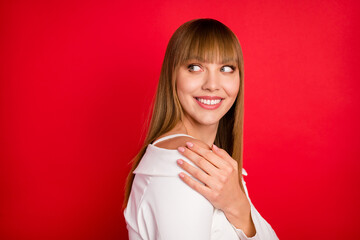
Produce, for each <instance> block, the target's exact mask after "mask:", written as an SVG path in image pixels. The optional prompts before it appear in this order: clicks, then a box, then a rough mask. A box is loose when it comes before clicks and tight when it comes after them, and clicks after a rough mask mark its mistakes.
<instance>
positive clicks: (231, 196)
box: [177, 142, 250, 218]
mask: <svg viewBox="0 0 360 240" xmlns="http://www.w3.org/2000/svg"><path fill="white" fill-rule="evenodd" d="M186 145H187V147H186V148H184V147H179V148H178V151H179V152H180V153H181V154H182V155H184V156H185V157H187V158H188V159H189V160H191V161H192V162H193V163H194V164H195V165H196V166H198V167H199V168H200V169H199V168H196V167H194V166H192V165H191V164H189V163H187V162H186V161H184V160H182V159H178V160H177V163H178V165H179V166H180V167H181V168H182V169H184V170H185V171H186V172H187V173H189V174H191V175H192V176H193V177H195V178H196V179H198V180H199V181H200V182H202V183H203V184H202V183H200V182H198V181H195V180H194V179H193V178H191V177H190V176H189V175H187V174H185V173H184V172H182V173H180V174H179V176H180V178H181V179H182V180H183V181H184V182H185V183H186V184H187V185H189V186H190V187H191V188H193V189H194V190H195V191H197V192H199V193H200V194H201V195H203V196H204V197H205V198H206V199H207V200H209V201H210V202H211V203H212V205H213V206H214V207H215V208H217V209H221V210H222V211H223V212H224V213H225V215H226V216H227V217H228V218H229V217H235V218H238V217H239V216H240V217H241V216H244V218H246V217H248V216H249V214H250V204H249V201H248V199H247V197H246V195H245V193H244V192H243V191H242V190H241V187H240V182H239V172H238V163H237V161H236V160H234V159H233V158H232V157H231V156H230V155H229V154H228V153H227V152H226V151H225V150H223V149H221V148H218V147H216V146H215V145H213V147H212V150H209V149H205V148H203V147H201V146H199V145H198V144H196V143H192V142H187V143H186Z"/></svg>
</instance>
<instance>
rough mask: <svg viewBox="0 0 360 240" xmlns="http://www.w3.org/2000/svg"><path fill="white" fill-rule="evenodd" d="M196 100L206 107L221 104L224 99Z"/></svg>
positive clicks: (197, 98)
mask: <svg viewBox="0 0 360 240" xmlns="http://www.w3.org/2000/svg"><path fill="white" fill-rule="evenodd" d="M195 99H196V100H198V101H199V102H201V103H202V104H205V105H209V106H211V105H217V104H219V103H220V102H221V101H222V100H223V99H221V98H218V99H205V98H199V97H195Z"/></svg>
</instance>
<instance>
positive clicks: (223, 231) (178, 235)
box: [124, 19, 278, 240]
mask: <svg viewBox="0 0 360 240" xmlns="http://www.w3.org/2000/svg"><path fill="white" fill-rule="evenodd" d="M243 90H244V70H243V57H242V51H241V47H240V44H239V41H238V39H237V37H236V36H235V35H234V33H233V32H232V31H231V30H230V29H229V28H228V27H226V26H225V25H224V24H222V23H220V22H219V21H217V20H213V19H196V20H192V21H189V22H186V23H184V24H183V25H182V26H180V27H179V28H178V29H177V30H176V31H175V33H174V34H173V36H172V37H171V39H170V41H169V44H168V47H167V49H166V53H165V58H164V62H163V65H162V70H161V75H160V80H159V84H158V88H157V93H156V98H155V104H154V107H153V113H152V117H151V122H150V126H149V130H148V134H147V137H146V139H145V143H144V145H143V147H142V148H141V150H140V152H139V153H138V155H137V156H136V157H135V158H134V160H133V168H132V170H131V172H130V174H129V176H128V179H127V185H126V194H125V200H124V207H125V210H124V216H125V219H126V223H127V229H128V231H129V238H130V239H131V240H132V239H165V240H173V239H182V240H189V239H196V240H199V239H200V240H201V239H229V240H231V239H261V240H263V239H278V238H277V236H276V234H275V232H274V231H273V229H272V228H271V226H270V225H269V224H268V223H267V222H266V221H265V220H264V219H263V218H262V217H261V215H260V214H259V213H258V212H257V210H256V209H255V207H254V206H253V205H252V203H251V201H250V199H249V196H248V193H247V189H246V186H245V182H244V180H243V175H246V171H245V170H244V169H243V168H242V151H243V150H242V146H243V142H242V139H243V109H244V107H243V104H244V91H243Z"/></svg>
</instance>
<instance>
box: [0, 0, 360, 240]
mask: <svg viewBox="0 0 360 240" xmlns="http://www.w3.org/2000/svg"><path fill="white" fill-rule="evenodd" d="M358 13H359V4H358V3H356V1H317V0H316V1H247V2H245V1H214V0H212V1H209V0H207V1H204V0H202V1H200V0H199V1H188V0H186V1H142V2H139V1H125V2H119V1H75V2H74V1H68V2H64V1H43V2H38V1H1V4H0V24H1V28H0V29H1V30H0V31H1V32H0V34H1V37H0V54H1V58H0V61H1V67H0V79H1V81H0V117H1V118H0V159H1V161H0V194H1V195H0V211H1V212H0V223H1V225H0V226H1V228H0V239H4V240H5V239H6V240H8V239H9V240H10V239H126V238H127V230H126V228H125V223H124V219H123V215H122V210H121V203H122V200H123V187H124V182H125V177H126V174H127V172H128V171H129V169H130V166H129V165H128V162H129V160H130V159H131V158H132V157H133V156H134V154H136V152H137V151H138V150H139V147H140V145H141V142H142V139H143V137H144V134H143V133H144V130H143V126H144V119H145V116H146V115H147V111H148V109H149V104H150V101H151V99H152V96H153V94H154V92H155V88H156V84H157V81H158V77H159V74H160V68H161V64H162V59H163V56H164V53H165V48H166V45H167V42H168V40H169V38H170V36H171V35H172V33H173V32H174V31H175V30H176V28H178V27H179V26H180V25H181V24H182V23H184V22H185V21H188V20H190V19H194V18H201V17H211V18H215V19H218V20H220V21H222V22H223V23H225V24H226V25H228V26H229V27H230V28H231V29H232V30H233V31H234V32H235V34H236V35H237V36H238V38H239V40H240V42H241V44H242V48H243V52H244V59H245V130H244V141H245V142H244V147H245V150H244V166H245V169H246V170H247V171H248V173H249V176H248V177H246V179H245V180H246V181H247V186H248V189H249V192H250V197H251V199H252V201H253V203H254V205H255V206H256V207H257V208H258V210H259V211H260V213H261V214H262V215H263V216H264V218H265V219H266V220H267V221H269V222H270V224H271V225H272V227H273V228H274V229H275V231H276V233H277V234H278V236H279V237H280V238H281V239H293V240H296V239H358V238H359V237H360V233H359V231H358V230H357V227H358V225H359V221H358V218H359V213H360V210H359V198H360V194H359V190H358V187H359V180H358V174H359V170H360V163H359V160H360V151H359V146H360V144H359V142H360V138H359V133H360V129H359V123H360V107H359V100H360V99H359V98H360V97H359V90H360V83H359V77H360V76H359V71H358V69H359V57H360V56H359V55H360V54H359V53H360V48H359V41H360V38H359V29H360V26H359V17H358Z"/></svg>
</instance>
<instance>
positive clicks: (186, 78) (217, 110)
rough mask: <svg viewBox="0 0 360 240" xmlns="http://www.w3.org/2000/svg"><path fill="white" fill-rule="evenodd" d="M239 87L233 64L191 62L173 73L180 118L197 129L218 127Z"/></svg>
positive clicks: (237, 73) (233, 100)
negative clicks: (179, 105)
mask: <svg viewBox="0 0 360 240" xmlns="http://www.w3.org/2000/svg"><path fill="white" fill-rule="evenodd" d="M239 86H240V76H239V69H238V68H237V67H236V64H235V63H225V64H221V63H219V62H216V63H207V62H199V61H196V60H193V61H188V62H186V63H185V64H183V65H180V66H179V68H178V70H177V75H176V87H177V94H178V97H179V100H180V103H181V105H182V107H183V109H184V117H185V118H187V120H189V121H192V122H195V123H197V124H200V125H213V124H218V122H219V121H220V119H221V118H222V117H223V116H224V115H225V114H226V113H227V111H228V110H229V109H230V108H231V106H232V105H233V103H234V102H235V99H236V96H237V94H238V91H239Z"/></svg>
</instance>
